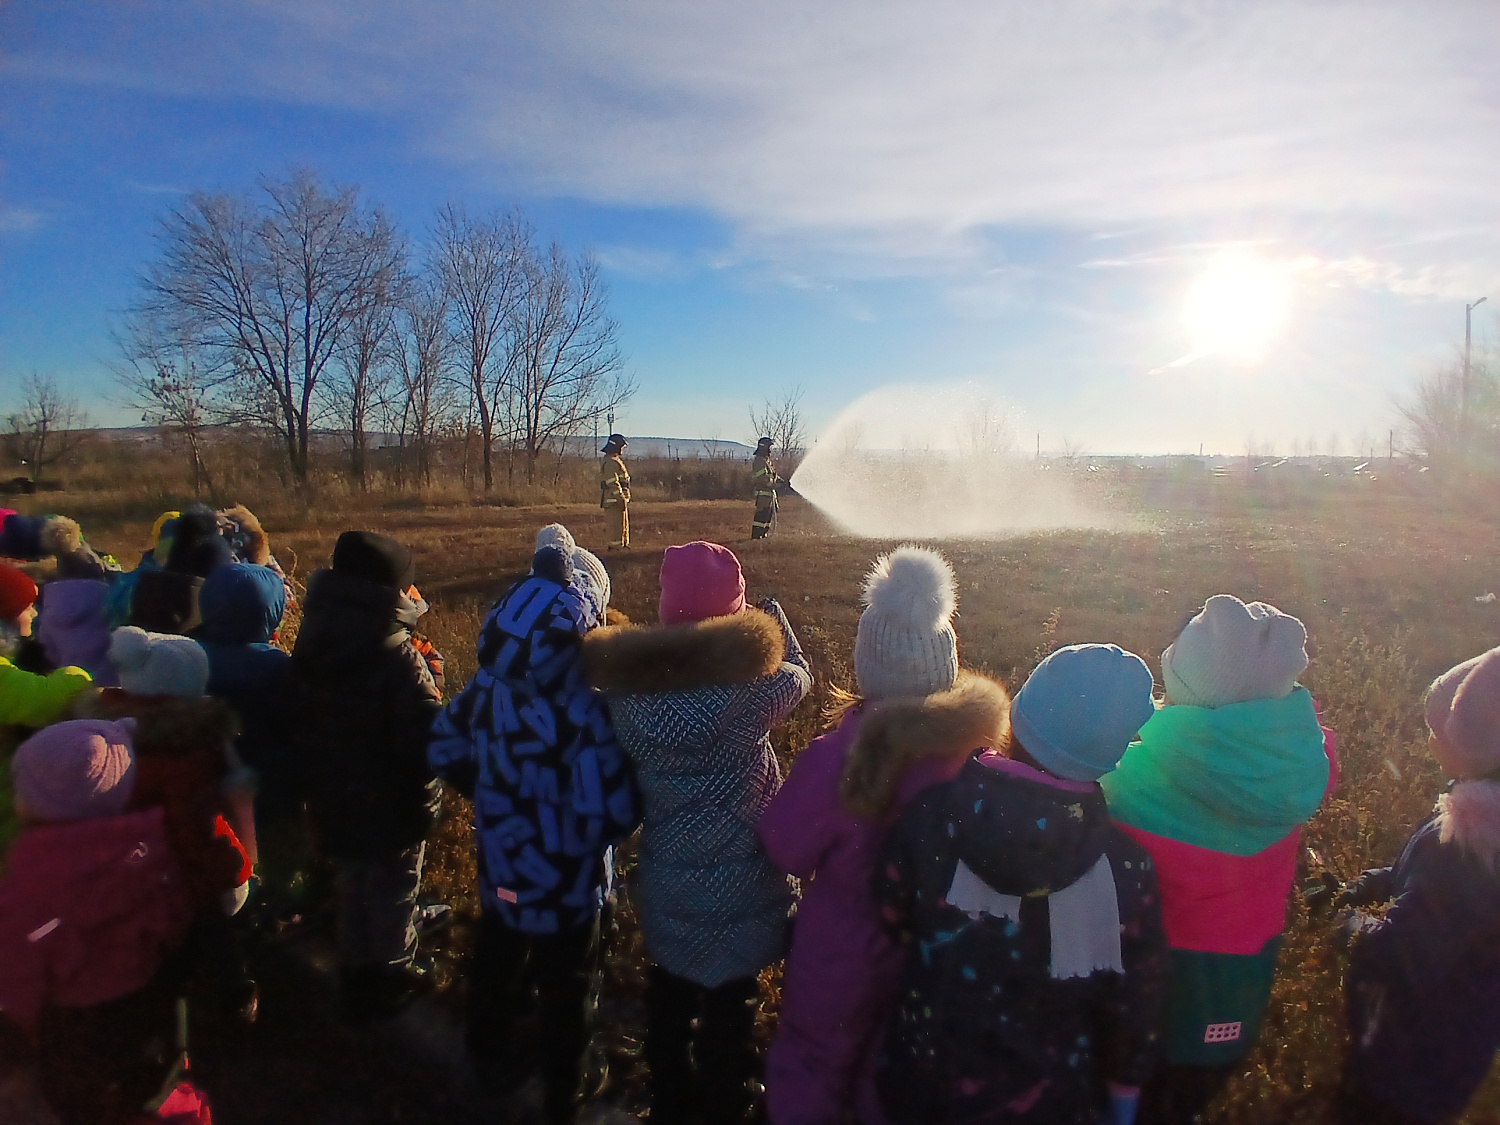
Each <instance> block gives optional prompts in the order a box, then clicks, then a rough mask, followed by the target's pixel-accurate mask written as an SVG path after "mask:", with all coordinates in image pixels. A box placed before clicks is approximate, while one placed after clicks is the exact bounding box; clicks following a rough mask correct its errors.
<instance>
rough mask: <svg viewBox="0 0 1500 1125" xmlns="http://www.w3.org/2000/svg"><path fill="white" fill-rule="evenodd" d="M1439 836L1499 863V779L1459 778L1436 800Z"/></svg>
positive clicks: (1487, 862) (1483, 859)
mask: <svg viewBox="0 0 1500 1125" xmlns="http://www.w3.org/2000/svg"><path fill="white" fill-rule="evenodd" d="M1437 828H1438V839H1439V840H1440V841H1441V842H1443V843H1444V844H1449V843H1455V844H1457V845H1458V846H1459V847H1460V848H1461V849H1462V850H1463V851H1466V852H1468V853H1469V854H1470V855H1472V856H1474V857H1475V858H1476V859H1478V860H1479V861H1480V862H1481V863H1483V864H1484V865H1485V866H1486V867H1488V868H1489V869H1490V870H1491V871H1495V870H1496V869H1497V867H1500V782H1496V781H1460V782H1458V783H1457V784H1456V785H1454V786H1453V788H1452V789H1450V790H1449V791H1448V792H1446V793H1444V794H1443V795H1442V796H1441V797H1439V798H1438V801H1437Z"/></svg>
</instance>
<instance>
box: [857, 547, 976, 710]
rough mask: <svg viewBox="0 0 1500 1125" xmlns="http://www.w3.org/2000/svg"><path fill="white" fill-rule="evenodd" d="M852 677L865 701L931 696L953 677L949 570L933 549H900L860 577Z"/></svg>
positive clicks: (953, 600) (953, 599) (954, 599)
mask: <svg viewBox="0 0 1500 1125" xmlns="http://www.w3.org/2000/svg"><path fill="white" fill-rule="evenodd" d="M863 600H864V605H865V611H864V613H863V614H861V615H860V619H859V631H858V633H857V634H856V635H855V638H854V676H855V679H856V680H858V681H859V693H860V695H861V696H863V697H864V698H865V699H885V698H889V697H891V696H901V695H932V694H934V693H936V692H940V691H948V690H949V689H950V688H952V687H953V684H954V681H955V680H956V679H957V678H958V637H957V635H956V634H955V633H954V631H953V614H954V611H955V610H956V609H957V608H958V595H957V592H956V589H955V583H954V579H953V568H952V567H951V566H949V565H948V560H946V559H945V558H943V556H942V555H940V554H938V553H937V552H936V551H932V550H929V549H927V548H925V547H900V548H897V549H896V550H894V551H892V552H891V553H890V554H888V555H882V556H880V558H878V559H876V560H875V565H874V566H873V567H871V568H870V573H869V574H868V575H866V577H865V588H864V597H863Z"/></svg>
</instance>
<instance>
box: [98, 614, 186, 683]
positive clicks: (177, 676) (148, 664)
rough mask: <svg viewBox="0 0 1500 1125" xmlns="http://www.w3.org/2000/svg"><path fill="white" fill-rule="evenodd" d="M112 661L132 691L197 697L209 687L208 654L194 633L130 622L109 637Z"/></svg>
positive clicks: (110, 660) (123, 681) (121, 678)
mask: <svg viewBox="0 0 1500 1125" xmlns="http://www.w3.org/2000/svg"><path fill="white" fill-rule="evenodd" d="M109 662H110V663H111V664H113V665H114V667H115V671H116V672H118V673H119V675H120V686H121V687H122V688H124V689H125V690H126V691H127V692H129V693H130V694H131V695H143V696H160V695H171V696H178V697H181V698H184V699H197V698H199V697H201V696H202V695H203V694H204V692H206V691H207V690H208V654H207V653H206V652H204V651H203V646H202V645H200V644H199V643H198V642H197V641H195V640H193V639H192V638H191V637H181V636H177V635H176V634H173V633H148V632H146V630H144V629H137V628H136V627H135V626H133V625H127V626H126V627H125V628H123V629H116V630H115V631H114V634H113V635H112V636H111V637H110V642H109Z"/></svg>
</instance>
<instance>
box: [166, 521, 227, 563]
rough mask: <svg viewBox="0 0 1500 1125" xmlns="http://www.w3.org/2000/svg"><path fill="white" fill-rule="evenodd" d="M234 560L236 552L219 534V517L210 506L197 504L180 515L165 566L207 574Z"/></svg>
mask: <svg viewBox="0 0 1500 1125" xmlns="http://www.w3.org/2000/svg"><path fill="white" fill-rule="evenodd" d="M232 562H234V552H233V551H232V550H230V547H229V541H228V540H226V539H225V538H224V536H223V535H222V534H220V532H219V517H218V516H217V515H215V514H214V513H213V511H212V510H211V509H209V508H205V507H202V506H201V505H195V506H194V507H191V508H189V509H188V510H187V511H185V512H183V513H182V515H180V516H178V517H177V522H176V525H175V526H174V527H173V529H172V550H171V553H170V554H168V555H167V562H166V567H165V569H167V570H172V571H176V572H177V573H178V574H196V575H197V576H198V577H199V578H207V577H208V576H209V575H210V574H212V573H213V572H214V571H215V570H217V569H218V568H219V567H221V566H227V565H229V564H230V563H232Z"/></svg>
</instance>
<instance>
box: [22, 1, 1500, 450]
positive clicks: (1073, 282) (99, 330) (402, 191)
mask: <svg viewBox="0 0 1500 1125" xmlns="http://www.w3.org/2000/svg"><path fill="white" fill-rule="evenodd" d="M416 11H417V9H414V8H413V7H411V6H410V5H407V4H398V3H394V2H391V0H370V2H367V3H361V4H358V5H350V4H325V3H307V2H304V0H299V2H297V3H292V2H291V0H264V2H259V3H248V2H213V3H209V2H206V0H202V2H186V0H184V2H172V3H167V2H162V0H143V2H138V3H120V2H103V3H97V4H87V5H70V4H56V3H51V2H44V0H21V2H14V0H13V2H11V3H7V4H5V5H3V6H0V42H3V43H4V45H5V47H4V56H3V59H0V161H3V163H0V400H7V401H0V408H3V407H4V406H6V405H8V396H13V392H14V388H15V387H16V384H17V381H18V379H19V377H21V376H23V375H25V374H27V373H29V372H31V371H33V370H35V371H40V372H44V373H51V374H53V375H55V376H56V377H57V379H58V380H59V381H60V382H61V383H63V384H64V385H65V386H66V387H67V388H69V389H70V390H72V391H73V392H74V393H76V394H78V395H79V396H80V397H82V398H83V399H84V400H85V402H86V405H87V406H88V407H89V409H90V411H91V413H92V414H93V415H94V416H95V417H96V418H98V419H100V420H101V421H111V422H120V423H125V422H131V421H133V420H134V418H132V417H131V416H130V415H129V414H128V412H126V411H125V410H124V409H123V408H122V407H120V406H119V405H117V404H116V399H117V397H118V396H117V395H116V394H115V392H114V390H113V384H112V383H111V381H110V379H109V375H108V371H109V368H110V365H111V364H112V363H113V362H114V361H115V359H116V351H115V346H114V344H113V342H112V339H111V331H112V329H113V328H114V327H115V325H116V322H117V316H118V313H119V311H120V310H121V309H123V308H124V307H126V306H127V305H128V304H129V303H130V302H131V300H132V299H133V297H134V295H135V293H136V289H135V285H136V278H137V277H138V275H139V272H140V270H141V269H142V268H143V266H144V264H145V263H146V262H147V261H148V260H149V258H150V256H151V254H152V252H153V237H154V233H155V231H156V230H157V229H158V223H159V220H160V219H161V218H162V216H163V215H165V214H166V212H167V211H168V209H170V208H172V207H174V206H177V205H179V204H181V203H182V202H183V201H184V200H185V198H186V193H188V192H190V191H192V190H194V189H198V188H208V189H231V190H236V191H246V190H252V189H253V188H254V186H255V184H256V182H257V178H258V177H260V176H262V175H273V176H274V175H281V174H283V173H285V172H286V171H287V170H288V169H291V168H297V167H307V168H311V169H313V170H314V171H316V172H317V173H318V174H319V175H320V176H321V177H322V178H323V179H324V181H325V182H328V183H332V184H357V185H359V186H360V188H361V190H362V191H363V193H364V194H365V196H366V197H367V198H368V199H370V200H371V201H373V202H376V203H379V204H381V205H382V206H383V207H384V208H385V209H386V211H387V212H388V213H389V214H390V216H391V217H392V218H393V219H394V220H395V221H396V222H397V223H398V224H399V225H400V226H401V227H402V228H403V229H404V230H405V231H406V232H407V233H408V234H409V235H410V236H411V237H412V238H413V239H414V240H416V241H417V242H420V241H421V239H422V238H423V237H424V236H425V234H426V232H427V231H428V229H429V228H430V224H431V221H432V216H433V214H434V212H435V210H436V208H437V207H439V206H441V205H442V204H443V203H445V202H447V201H450V200H456V201H461V202H464V203H466V204H467V206H468V207H469V208H470V209H471V210H472V211H475V212H483V211H486V210H488V209H490V208H508V207H510V206H513V205H519V206H521V207H523V208H525V210H526V212H527V214H528V215H529V216H530V217H531V219H532V221H533V222H534V223H535V224H536V226H537V228H538V230H539V231H540V232H541V233H542V235H543V236H548V237H550V236H555V237H558V238H561V239H562V240H564V241H565V242H566V243H567V244H568V245H569V246H570V247H578V248H583V247H588V248H592V249H593V251H594V252H595V253H596V254H597V256H598V259H599V261H600V263H601V265H602V267H603V275H604V280H605V281H606V282H607V283H608V285H609V287H610V292H611V297H610V311H611V314H612V315H613V316H614V317H615V319H617V320H618V322H619V324H620V343H621V345H622V349H623V351H624V353H625V355H626V360H627V366H628V369H629V371H630V372H631V373H632V374H633V375H634V376H635V378H636V379H637V381H638V383H639V388H640V389H639V392H638V394H637V395H636V396H635V398H634V399H633V400H632V401H631V402H630V403H629V404H628V406H627V407H626V408H625V409H624V410H623V411H622V412H621V416H620V418H619V422H618V425H619V426H620V428H622V429H624V430H625V431H626V432H628V433H630V434H633V435H647V434H654V435H663V436H674V437H680V438H688V439H692V438H699V437H719V438H725V439H735V440H739V441H745V440H753V438H754V436H755V435H754V433H753V432H752V431H751V429H750V421H749V414H748V410H747V408H748V407H749V406H750V405H751V404H752V403H756V404H758V403H760V402H761V401H763V400H764V399H766V398H767V397H775V396H777V395H779V394H781V393H783V392H784V391H786V390H787V389H789V388H792V387H796V386H801V387H803V388H804V389H805V392H806V394H805V397H804V399H803V405H804V410H805V413H806V417H807V421H808V422H809V423H810V427H811V429H812V430H813V431H814V432H819V431H825V430H828V429H829V428H830V427H832V426H833V424H834V422H835V420H836V419H838V418H839V417H840V415H842V414H843V413H844V412H845V411H846V410H847V409H848V408H849V407H850V405H851V404H852V403H854V402H856V401H857V400H859V399H860V398H861V397H862V396H864V395H866V394H868V393H870V392H872V391H875V390H878V389H880V388H884V387H890V386H898V385H899V386H911V385H916V386H919V387H928V388H931V389H932V393H934V394H936V393H939V389H940V388H944V387H951V386H954V385H965V386H975V387H978V388H980V389H981V390H982V392H983V393H984V394H987V395H990V396H993V398H994V400H995V401H997V402H1004V403H1006V404H1007V409H1008V410H1009V411H1010V412H1011V413H1012V414H1013V416H1014V418H1015V420H1016V427H1017V429H1018V432H1023V433H1024V434H1026V435H1027V436H1026V440H1025V442H1024V444H1025V445H1026V446H1027V447H1028V448H1030V447H1032V446H1034V445H1036V444H1037V443H1038V441H1039V442H1040V445H1041V446H1042V448H1043V449H1044V450H1054V451H1055V450H1061V449H1064V448H1070V449H1086V450H1089V451H1092V452H1097V453H1108V452H1140V453H1167V452H1185V451H1193V452H1196V451H1197V450H1198V449H1199V448H1200V447H1203V448H1205V449H1206V450H1208V451H1215V450H1218V451H1224V452H1237V451H1238V452H1243V450H1244V449H1245V448H1246V447H1247V443H1251V442H1252V441H1253V444H1255V445H1256V446H1257V447H1260V448H1264V449H1267V450H1275V449H1280V450H1281V451H1283V452H1286V451H1289V450H1290V449H1291V448H1292V447H1293V445H1294V443H1295V445H1296V446H1297V447H1298V448H1303V449H1306V448H1309V447H1311V448H1316V449H1322V450H1327V449H1330V448H1333V447H1335V446H1338V447H1341V448H1344V449H1346V450H1347V449H1353V448H1356V447H1362V446H1364V445H1366V444H1368V443H1371V442H1374V443H1383V442H1384V441H1385V440H1386V435H1387V432H1388V429H1389V428H1390V427H1391V426H1392V425H1393V424H1394V422H1393V419H1394V413H1395V411H1394V403H1395V402H1396V401H1397V400H1398V399H1399V398H1400V397H1401V396H1402V395H1403V394H1404V393H1406V392H1407V390H1408V388H1409V387H1410V386H1411V385H1412V384H1413V382H1414V381H1415V380H1416V379H1417V378H1419V377H1420V376H1421V375H1423V374H1424V373H1426V372H1428V371H1430V370H1432V369H1433V368H1434V367H1435V366H1436V365H1439V364H1442V363H1445V362H1449V361H1451V359H1452V357H1453V355H1454V349H1455V347H1456V346H1458V345H1459V344H1460V343H1461V341H1462V339H1463V310H1464V304H1465V303H1466V302H1469V301H1473V300H1475V299H1477V298H1478V297H1480V296H1483V295H1485V294H1487V293H1488V294H1494V295H1496V296H1497V297H1500V219H1497V216H1496V209H1495V200H1494V185H1495V184H1496V183H1497V182H1500V67H1497V66H1496V65H1495V61H1494V44H1495V43H1497V42H1500V5H1496V4H1494V3H1485V2H1473V3H1465V2H1461V0H1458V2H1454V3H1444V4H1430V3H1417V2H1415V0H1413V2H1408V3H1398V2H1368V3H1367V2H1359V3H1354V2H1343V3H1340V2H1334V3H1320V4H1307V3H1301V2H1291V0H1287V2H1267V3H1256V4H1204V3H1196V2H1188V0H1183V2H1162V3H1154V4H1130V3H1120V2H1116V0H1073V2H1066V3H1058V4H1046V5H1036V4H1023V3H1009V4H993V5H981V4H973V3H969V2H952V3H931V4H920V5H913V4H909V3H895V2H890V3H880V2H877V3H865V2H861V3H857V4H856V3H839V2H835V3H826V4H818V5H812V6H809V5H805V4H800V3H791V2H790V0H772V2H768V3H757V4H730V3H717V2H709V3H695V4H681V3H673V2H666V0H642V2H638V3H630V4H625V3H603V4H594V3H590V4H582V3H574V2H557V3H549V4H545V5H532V4H521V3H493V4H483V5H476V4H472V3H463V2H458V0H443V2H433V3H428V4H424V5H422V6H421V8H420V17H418V16H417V15H415V14H414V13H415V12H416ZM1497 303H1500V302H1496V301H1491V303H1489V304H1487V305H1484V306H1482V307H1481V308H1479V309H1478V310H1477V311H1476V313H1475V318H1474V330H1475V334H1476V339H1477V340H1478V341H1480V342H1481V343H1484V342H1486V341H1489V340H1490V339H1491V338H1492V337H1493V335H1494V330H1495V327H1496V324H1497V321H1496V319H1495V316H1494V310H1495V308H1496V306H1497ZM1038 435H1040V437H1039V438H1038Z"/></svg>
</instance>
